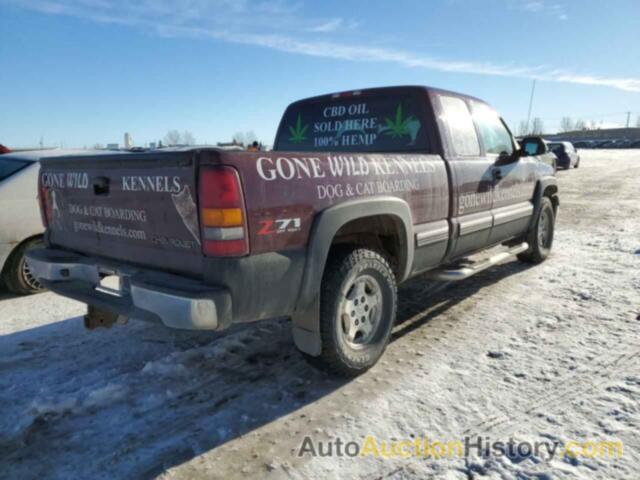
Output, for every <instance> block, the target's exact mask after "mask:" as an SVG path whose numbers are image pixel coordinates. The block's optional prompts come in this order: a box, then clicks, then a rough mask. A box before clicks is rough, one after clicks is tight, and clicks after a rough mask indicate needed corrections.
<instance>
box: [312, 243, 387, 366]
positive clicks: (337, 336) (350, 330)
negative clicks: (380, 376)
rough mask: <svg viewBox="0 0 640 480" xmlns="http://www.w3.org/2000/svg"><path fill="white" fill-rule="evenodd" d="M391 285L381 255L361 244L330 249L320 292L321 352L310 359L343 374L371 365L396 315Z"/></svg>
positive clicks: (383, 348) (383, 347)
mask: <svg viewBox="0 0 640 480" xmlns="http://www.w3.org/2000/svg"><path fill="white" fill-rule="evenodd" d="M396 303H397V287H396V279H395V275H394V273H393V271H392V269H391V266H390V265H389V262H388V261H387V259H386V258H385V257H384V256H382V255H381V254H379V253H377V252H374V251H373V250H369V249H366V248H358V247H350V248H339V249H336V250H335V251H334V252H333V253H332V255H331V257H330V259H329V261H328V262H327V266H326V269H325V273H324V276H323V279H322V287H321V292H320V334H321V337H322V352H321V354H320V356H319V357H314V358H312V360H313V361H314V362H315V363H317V364H319V365H320V366H321V367H323V368H326V369H328V370H330V371H331V372H332V373H337V374H339V375H344V376H355V375H359V374H361V373H362V372H364V371H366V370H367V369H369V368H370V367H372V366H373V365H374V364H375V363H376V362H377V361H378V359H379V358H380V356H381V355H382V353H383V352H384V350H385V348H386V346H387V343H388V342H389V337H390V335H391V328H392V327H393V323H394V322H395V318H396Z"/></svg>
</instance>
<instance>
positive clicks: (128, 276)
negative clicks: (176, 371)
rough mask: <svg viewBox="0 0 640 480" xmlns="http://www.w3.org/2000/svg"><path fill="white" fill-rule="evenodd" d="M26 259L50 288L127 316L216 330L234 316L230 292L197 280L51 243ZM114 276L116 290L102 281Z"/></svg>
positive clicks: (173, 324)
mask: <svg viewBox="0 0 640 480" xmlns="http://www.w3.org/2000/svg"><path fill="white" fill-rule="evenodd" d="M27 262H28V264H29V268H30V269H31V271H32V272H33V274H34V275H35V276H36V278H37V279H38V280H39V281H40V282H41V283H42V284H43V285H44V286H45V287H47V288H48V289H50V290H52V291H54V292H56V293H59V294H60V295H63V296H66V297H70V298H73V299H76V300H79V301H81V302H84V303H87V304H89V305H94V306H96V307H99V308H103V309H105V310H109V311H112V312H115V313H118V314H120V315H123V316H126V317H129V318H138V319H141V320H149V321H156V322H161V323H163V324H164V325H166V326H167V327H171V328H181V329H189V330H217V329H221V328H225V327H227V326H229V325H230V324H231V321H232V313H231V295H230V293H229V291H228V290H227V289H224V288H216V287H212V286H211V285H205V284H203V283H202V282H199V281H197V280H192V279H189V278H185V277H182V276H178V275H172V274H167V273H163V272H157V271H152V270H147V269H141V268H138V267H134V266H131V265H129V264H120V263H114V262H110V261H106V260H102V259H98V258H94V257H87V256H84V255H79V254H76V253H72V252H68V251H65V250H59V249H53V248H43V249H37V250H32V251H30V252H29V253H27ZM111 275H116V276H118V277H119V279H120V288H119V289H118V290H117V291H114V290H111V289H109V288H105V287H103V286H101V284H100V282H101V281H102V279H103V278H104V277H106V276H111Z"/></svg>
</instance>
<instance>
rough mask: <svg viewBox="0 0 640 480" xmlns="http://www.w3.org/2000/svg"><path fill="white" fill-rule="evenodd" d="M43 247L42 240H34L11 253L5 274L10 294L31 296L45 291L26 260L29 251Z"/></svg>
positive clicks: (5, 281)
mask: <svg viewBox="0 0 640 480" xmlns="http://www.w3.org/2000/svg"><path fill="white" fill-rule="evenodd" d="M43 245H44V243H43V241H42V239H40V238H34V239H32V240H29V241H27V242H25V243H23V244H22V245H20V246H19V247H18V248H16V249H15V250H14V251H13V252H12V253H11V256H10V257H9V259H8V260H7V263H6V265H5V267H4V272H3V278H4V283H5V284H6V286H7V289H9V291H10V292H12V293H15V294H17V295H29V294H31V293H37V292H41V291H42V290H44V288H43V287H42V285H40V283H39V282H38V280H36V278H35V277H34V276H33V275H32V274H31V271H30V270H29V265H27V261H26V258H25V253H27V251H29V250H31V249H32V248H38V247H41V246H43Z"/></svg>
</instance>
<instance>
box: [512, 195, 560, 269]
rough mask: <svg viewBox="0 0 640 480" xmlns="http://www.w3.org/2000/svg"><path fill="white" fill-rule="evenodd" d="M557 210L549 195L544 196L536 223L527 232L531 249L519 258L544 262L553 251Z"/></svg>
mask: <svg viewBox="0 0 640 480" xmlns="http://www.w3.org/2000/svg"><path fill="white" fill-rule="evenodd" d="M555 221H556V218H555V212H554V210H553V204H552V203H551V199H550V198H549V197H542V202H541V205H540V210H539V211H538V216H537V217H536V220H535V224H534V226H533V228H532V229H531V231H530V232H529V233H528V234H527V243H528V244H529V249H528V250H527V251H525V252H523V253H520V254H519V255H518V259H519V260H521V261H523V262H528V263H541V262H544V261H545V260H546V259H547V257H548V256H549V254H550V253H551V247H552V246H553V234H554V231H555Z"/></svg>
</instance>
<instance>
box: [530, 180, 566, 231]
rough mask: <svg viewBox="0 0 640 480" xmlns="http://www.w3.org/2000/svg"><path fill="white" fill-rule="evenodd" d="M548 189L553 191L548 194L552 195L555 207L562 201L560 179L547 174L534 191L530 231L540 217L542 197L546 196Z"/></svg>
mask: <svg viewBox="0 0 640 480" xmlns="http://www.w3.org/2000/svg"><path fill="white" fill-rule="evenodd" d="M547 190H550V191H551V194H550V195H547V196H550V197H551V201H552V202H553V205H554V208H556V207H557V206H558V205H560V201H559V199H558V179H557V178H556V177H553V176H547V177H543V178H542V179H540V181H539V182H538V184H537V185H536V189H535V191H534V192H533V215H532V216H531V223H530V225H529V229H528V230H527V231H530V230H531V229H532V228H534V226H535V223H536V218H538V212H539V211H540V205H541V204H542V197H544V196H545V192H547Z"/></svg>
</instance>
